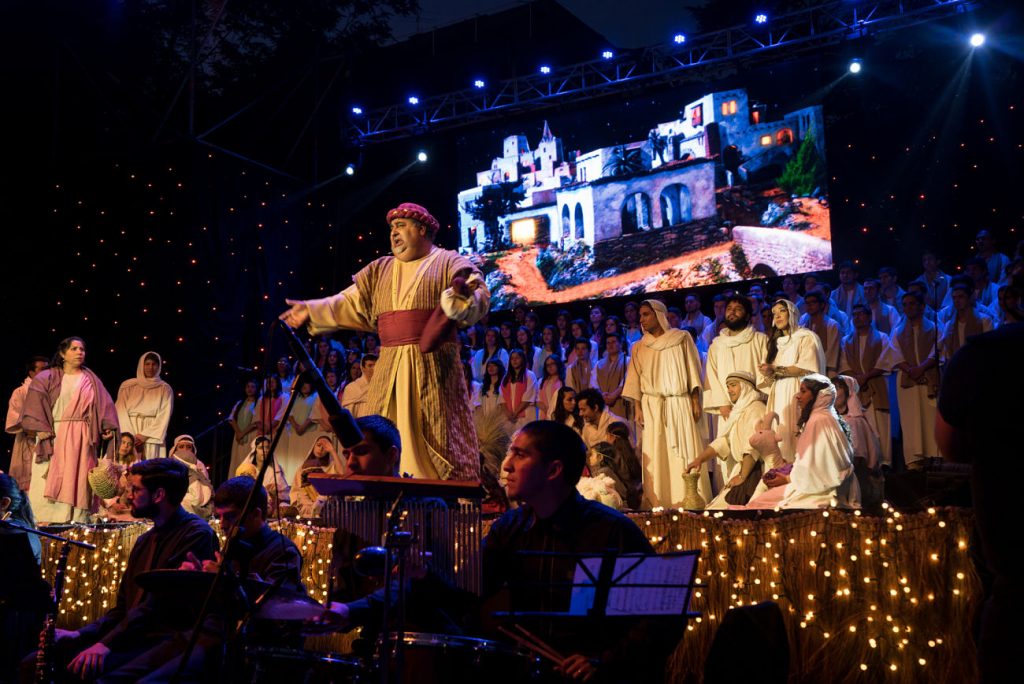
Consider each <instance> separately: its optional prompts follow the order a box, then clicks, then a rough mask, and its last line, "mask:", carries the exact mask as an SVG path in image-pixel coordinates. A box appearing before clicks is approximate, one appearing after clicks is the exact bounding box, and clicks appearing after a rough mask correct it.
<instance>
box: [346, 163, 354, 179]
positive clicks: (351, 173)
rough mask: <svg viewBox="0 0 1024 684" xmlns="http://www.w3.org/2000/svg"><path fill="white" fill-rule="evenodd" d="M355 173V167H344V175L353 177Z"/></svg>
mask: <svg viewBox="0 0 1024 684" xmlns="http://www.w3.org/2000/svg"><path fill="white" fill-rule="evenodd" d="M355 173H356V167H354V166H352V165H351V164H349V165H348V166H346V167H345V175H346V176H354V175H355Z"/></svg>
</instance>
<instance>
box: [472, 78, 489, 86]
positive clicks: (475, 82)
mask: <svg viewBox="0 0 1024 684" xmlns="http://www.w3.org/2000/svg"><path fill="white" fill-rule="evenodd" d="M485 85H487V84H486V83H484V82H483V81H481V80H480V79H479V78H478V79H476V80H475V81H473V87H474V88H483V87H484V86H485Z"/></svg>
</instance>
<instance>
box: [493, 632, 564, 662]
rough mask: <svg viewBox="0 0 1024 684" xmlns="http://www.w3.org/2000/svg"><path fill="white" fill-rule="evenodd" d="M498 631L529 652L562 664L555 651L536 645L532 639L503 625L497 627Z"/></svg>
mask: <svg viewBox="0 0 1024 684" xmlns="http://www.w3.org/2000/svg"><path fill="white" fill-rule="evenodd" d="M498 631H499V632H501V633H502V634H504V635H505V636H507V637H508V638H509V639H511V640H512V641H514V642H516V643H517V644H519V645H520V646H522V647H523V648H525V649H526V650H527V651H530V652H531V653H534V654H536V655H539V656H541V657H543V658H547V659H548V660H550V661H551V662H553V663H554V664H555V665H561V664H562V660H563V659H562V658H559V657H558V654H557V653H555V652H553V651H549V650H547V649H545V648H542V647H540V646H538V645H537V644H535V643H533V642H532V641H530V640H528V639H525V638H523V637H521V636H519V635H518V634H516V633H514V632H512V631H510V630H507V629H505V628H504V627H498Z"/></svg>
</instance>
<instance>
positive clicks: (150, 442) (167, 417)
mask: <svg viewBox="0 0 1024 684" xmlns="http://www.w3.org/2000/svg"><path fill="white" fill-rule="evenodd" d="M150 354H152V355H153V356H155V357H156V359H157V368H156V375H154V376H153V377H152V378H147V377H146V374H145V373H144V372H143V366H144V364H145V362H146V357H147V356H149V355H150ZM162 369H163V359H162V358H160V355H159V354H157V353H156V352H146V353H145V354H143V355H142V356H140V357H139V363H138V366H137V367H136V369H135V377H134V378H131V379H130V380H125V381H124V382H122V383H121V387H120V389H118V390H117V400H116V401H115V402H114V407H115V408H116V409H117V422H118V423H120V424H121V431H122V432H130V433H132V434H133V435H134V436H135V437H136V439H138V438H139V437H140V436H144V437H145V438H146V441H145V445H144V446H143V449H144V451H143V458H161V457H163V456H166V455H167V448H166V446H165V441H166V439H167V426H168V424H169V423H170V422H171V411H172V410H173V408H174V392H173V391H172V390H171V386H170V385H168V384H167V383H166V382H164V381H163V380H161V379H160V371H161V370H162Z"/></svg>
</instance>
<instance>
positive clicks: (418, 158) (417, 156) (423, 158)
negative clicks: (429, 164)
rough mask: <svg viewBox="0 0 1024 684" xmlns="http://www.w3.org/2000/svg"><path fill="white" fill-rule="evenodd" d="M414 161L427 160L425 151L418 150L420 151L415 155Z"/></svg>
mask: <svg viewBox="0 0 1024 684" xmlns="http://www.w3.org/2000/svg"><path fill="white" fill-rule="evenodd" d="M416 161H419V162H425V161H427V153H426V152H423V151H422V150H420V153H419V154H417V155H416Z"/></svg>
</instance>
